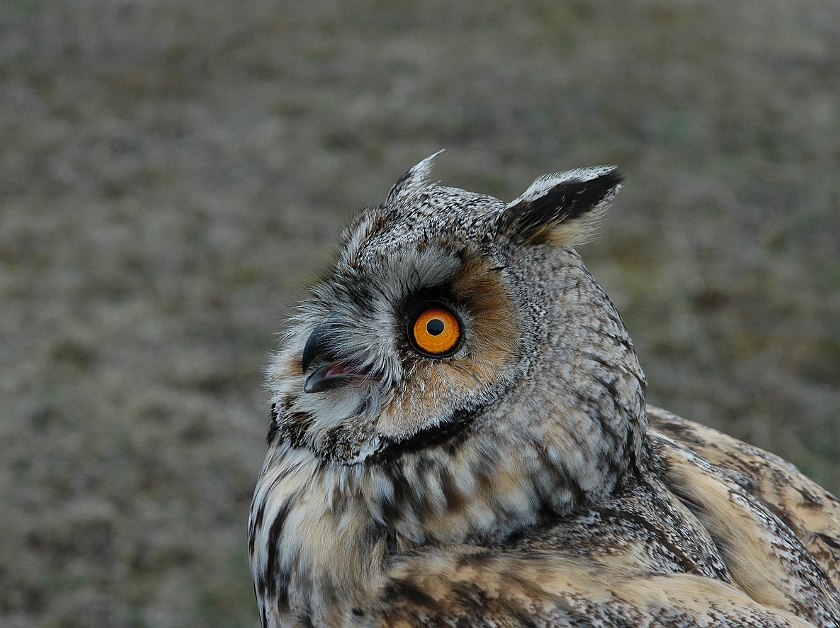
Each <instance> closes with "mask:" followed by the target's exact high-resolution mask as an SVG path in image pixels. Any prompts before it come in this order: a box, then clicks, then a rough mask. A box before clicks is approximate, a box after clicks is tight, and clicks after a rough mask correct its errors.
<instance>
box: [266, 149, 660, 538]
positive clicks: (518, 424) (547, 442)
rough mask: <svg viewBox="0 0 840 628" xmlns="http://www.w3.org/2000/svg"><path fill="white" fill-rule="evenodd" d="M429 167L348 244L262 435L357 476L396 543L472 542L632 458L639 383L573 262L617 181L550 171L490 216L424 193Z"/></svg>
mask: <svg viewBox="0 0 840 628" xmlns="http://www.w3.org/2000/svg"><path fill="white" fill-rule="evenodd" d="M434 158H435V155H433V156H432V157H429V158H427V159H425V160H423V161H422V162H420V163H419V164H417V165H416V166H414V167H413V168H412V169H411V170H409V171H408V172H407V173H406V174H405V175H404V176H403V177H402V178H400V179H399V181H398V182H397V183H396V185H395V186H394V187H393V189H392V190H391V192H390V194H389V195H388V197H387V200H386V202H385V203H384V204H383V205H381V206H379V207H373V208H368V209H365V210H364V211H362V212H361V213H360V214H358V215H357V216H356V218H355V219H354V220H353V221H352V223H351V224H350V225H349V227H348V228H347V229H346V230H345V231H344V233H343V235H342V240H341V245H340V250H339V253H338V256H337V260H336V262H335V265H334V266H333V267H332V268H331V269H330V270H329V272H328V273H327V274H326V275H325V276H324V277H323V280H322V281H320V282H319V283H318V284H317V285H315V286H314V287H313V288H312V294H311V296H310V298H308V299H307V300H306V301H305V302H304V303H303V304H302V306H301V308H300V310H299V313H298V314H297V315H296V316H295V317H294V320H293V324H292V326H291V329H290V330H289V332H288V333H287V334H286V336H285V338H284V341H283V348H282V349H281V350H280V352H279V353H278V354H277V355H276V356H275V360H274V363H273V365H272V367H271V368H270V371H269V383H270V386H271V388H272V392H273V398H272V401H273V405H272V416H271V421H270V426H269V436H268V440H269V447H270V448H274V450H275V451H276V452H277V453H276V457H275V459H278V457H283V456H285V457H287V458H288V459H294V460H299V461H303V460H306V461H308V464H310V463H311V464H314V465H315V466H316V467H317V468H319V469H330V470H332V471H331V472H332V473H335V474H338V475H341V477H346V478H355V479H354V480H353V481H352V482H351V481H349V480H348V481H347V482H346V486H348V487H350V486H352V487H354V488H352V489H350V488H348V489H347V490H354V491H357V492H359V494H360V497H361V499H363V500H364V502H365V503H366V505H367V508H368V510H369V511H370V513H371V515H372V516H373V518H374V519H375V520H376V521H377V522H378V523H379V524H381V525H385V526H390V527H392V528H393V529H395V530H397V533H398V534H399V535H401V536H402V537H404V538H407V539H410V540H412V541H414V542H424V541H428V540H430V539H437V540H441V541H452V540H460V541H464V540H469V539H474V538H479V537H480V538H484V539H486V538H490V537H494V536H498V535H504V534H507V533H509V532H510V531H512V530H515V529H516V528H517V527H518V526H521V525H525V524H533V523H534V522H537V521H538V520H539V518H540V517H541V516H544V515H546V514H550V515H551V516H556V515H557V514H562V513H564V512H568V511H570V510H571V509H573V508H575V507H577V506H579V505H580V504H582V503H586V502H589V501H592V500H595V499H598V498H600V497H602V496H603V495H604V494H605V493H608V492H610V491H611V490H613V489H614V488H615V486H616V485H617V484H619V483H620V482H621V481H622V478H623V477H625V476H627V475H628V474H632V472H633V470H634V468H635V466H636V465H637V464H638V460H639V456H640V454H641V448H642V446H643V445H642V443H643V438H642V436H643V433H644V429H645V413H644V386H645V384H644V376H643V374H642V371H641V369H640V368H639V365H638V362H637V359H636V355H635V352H634V350H633V346H632V344H631V341H630V339H629V337H628V335H627V333H626V331H625V329H624V326H623V324H622V321H621V318H620V317H619V315H618V313H617V312H616V310H615V308H614V307H613V305H612V303H611V302H610V301H609V299H608V298H607V296H606V295H605V294H604V292H603V291H602V290H601V289H600V288H599V287H598V286H597V284H596V283H595V282H594V280H593V279H592V277H591V275H590V274H589V273H588V271H587V270H586V269H585V267H584V266H583V263H582V261H581V259H580V257H579V256H578V255H577V253H576V252H575V250H574V249H573V246H575V245H577V244H580V243H582V242H584V241H586V240H587V239H588V238H590V237H591V236H592V234H593V232H594V230H595V228H596V226H597V225H598V222H599V220H600V219H601V217H602V216H603V214H604V212H605V210H606V209H607V206H608V204H609V203H610V201H611V200H612V199H613V197H614V195H615V194H616V192H617V191H618V190H619V188H620V187H621V182H622V176H621V175H620V174H619V173H618V172H617V171H616V169H615V168H614V167H595V168H583V169H577V170H572V171H569V172H564V173H560V174H551V175H546V176H543V177H540V178H539V179H537V180H536V181H535V182H534V183H533V184H532V185H531V186H530V187H529V188H528V189H527V190H526V191H525V192H524V193H523V194H522V195H521V196H519V197H518V198H517V199H515V200H513V201H511V202H510V203H505V202H503V201H501V200H498V199H496V198H493V197H490V196H486V195H483V194H476V193H472V192H467V191H464V190H461V189H455V188H450V187H444V186H441V185H438V184H436V183H432V182H430V180H429V172H430V170H431V167H432V163H433V160H434ZM301 464H303V463H301ZM313 468H314V467H313ZM336 477H338V476H336ZM339 484H342V483H339ZM340 490H343V489H340Z"/></svg>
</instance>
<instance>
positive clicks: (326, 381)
mask: <svg viewBox="0 0 840 628" xmlns="http://www.w3.org/2000/svg"><path fill="white" fill-rule="evenodd" d="M356 375H357V373H356V372H354V371H352V370H350V369H347V368H346V365H345V364H344V363H343V362H340V361H339V362H333V363H331V364H325V365H324V366H322V367H321V368H319V369H318V370H317V371H315V372H314V373H312V374H311V375H310V376H309V377H307V378H306V383H305V384H304V385H303V392H308V393H311V392H323V391H325V390H330V389H332V388H338V387H339V386H343V385H344V384H346V383H347V382H349V381H350V380H351V379H353V378H354V377H355V376H356Z"/></svg>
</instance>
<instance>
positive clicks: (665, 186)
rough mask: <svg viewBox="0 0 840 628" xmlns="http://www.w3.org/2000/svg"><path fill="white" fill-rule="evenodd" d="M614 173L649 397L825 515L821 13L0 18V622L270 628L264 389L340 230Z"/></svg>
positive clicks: (783, 5) (602, 10)
mask: <svg viewBox="0 0 840 628" xmlns="http://www.w3.org/2000/svg"><path fill="white" fill-rule="evenodd" d="M441 148H445V149H446V152H445V153H444V154H443V155H442V156H441V157H440V158H439V160H438V166H437V170H436V175H437V178H439V179H441V180H442V181H444V182H445V183H446V184H449V185H454V186H457V187H464V188H466V189H470V190H474V191H480V192H485V193H489V194H493V195H495V196H498V197H500V198H502V199H504V200H511V199H513V198H514V197H516V196H518V195H519V194H520V193H521V192H522V191H523V190H524V189H525V188H526V187H527V186H528V185H529V184H530V183H531V181H533V179H534V178H536V177H537V176H539V175H541V174H543V173H546V172H554V171H559V170H565V169H569V168H573V167H577V166H584V165H596V164H604V163H607V164H618V165H619V166H620V167H621V169H622V170H623V171H624V172H625V173H626V175H627V184H626V186H625V187H624V189H623V190H622V192H621V194H620V195H619V196H618V198H617V200H616V203H615V205H614V208H613V210H612V212H611V214H610V216H609V219H608V220H607V222H606V223H605V225H604V227H603V228H602V230H601V235H600V237H599V239H598V240H596V241H595V242H593V243H592V244H590V245H587V246H586V247H584V248H583V249H582V250H581V253H582V255H583V257H584V259H585V260H586V262H587V264H588V265H589V267H590V269H591V270H592V272H593V274H594V275H595V277H596V279H598V280H599V282H600V283H601V284H602V285H603V287H604V288H605V289H606V291H607V293H608V294H609V295H610V296H611V297H612V299H613V300H614V301H615V303H616V304H617V306H618V308H619V310H620V311H621V312H622V314H623V316H624V320H625V322H626V324H627V327H628V328H629V330H630V334H631V336H632V337H633V338H634V340H635V343H636V347H637V349H638V352H639V355H640V360H641V363H642V366H643V367H644V369H645V371H646V372H647V375H648V379H649V383H650V388H649V400H650V401H651V402H652V403H655V404H658V405H662V406H665V407H666V408H669V409H671V410H673V411H675V412H678V413H679V414H682V415H683V416H686V417H688V418H692V419H695V420H698V421H702V422H704V423H707V424H709V425H712V426H714V427H717V428H721V429H724V430H726V431H727V432H729V433H731V434H733V435H734V436H737V437H738V438H742V439H745V440H747V441H749V442H752V443H754V444H757V445H759V446H761V447H765V448H768V449H770V450H772V451H774V452H777V453H778V454H780V455H782V456H784V457H786V458H788V459H790V460H792V461H793V462H794V463H796V464H797V465H799V467H800V468H801V469H803V470H804V471H805V472H806V473H807V474H808V475H810V476H811V477H813V478H814V479H816V480H817V481H819V482H821V483H823V484H824V485H825V486H826V487H828V488H829V489H830V490H832V491H834V492H835V493H837V492H840V464H838V460H840V3H838V2H836V0H798V1H797V2H782V1H778V0H742V1H739V2H732V3H726V2H708V1H701V0H612V1H609V2H607V1H606V0H603V1H596V0H564V1H562V2H561V1H559V0H526V1H517V2H514V1H513V0H483V1H481V2H477V1H476V2H461V3H452V2H443V1H438V0H428V1H426V2H409V1H402V0H396V1H391V2H385V1H383V0H356V1H353V2H338V1H335V0H332V1H331V0H308V1H307V2H294V1H292V0H287V1H285V2H277V1H268V0H240V1H234V0H230V1H228V2H220V1H214V0H209V1H208V0H2V2H0V396H1V399H0V504H2V506H0V624H1V625H2V626H4V627H5V626H8V627H18V626H20V627H23V626H45V627H55V628H59V627H60V628H70V627H81V626H120V627H123V626H124V627H150V628H151V627H158V626H160V627H182V626H183V627H186V626H202V627H207V626H225V627H238V626H250V627H254V626H256V625H257V615H256V605H255V602H254V597H253V590H252V586H251V582H250V576H249V574H248V569H247V561H246V547H245V534H246V531H245V526H246V520H247V514H248V505H249V501H250V497H251V491H252V489H253V485H254V482H255V479H256V475H257V473H258V470H259V467H260V464H261V462H262V457H263V451H264V433H265V426H266V421H267V418H268V406H267V404H266V393H265V391H264V389H263V384H262V369H263V368H264V367H265V366H266V362H267V359H268V354H269V352H270V351H271V350H272V349H273V348H274V347H275V343H276V339H277V336H276V332H278V331H280V330H282V329H283V326H284V319H285V317H286V316H287V315H288V314H289V313H290V311H291V307H292V305H293V304H294V303H295V301H296V300H297V299H299V298H300V297H301V296H302V295H303V294H305V285H306V284H307V282H311V281H312V280H313V279H314V278H315V276H316V272H317V270H319V269H321V268H323V267H324V266H325V265H326V264H328V263H329V261H330V260H331V258H332V255H333V246H334V241H335V237H336V235H337V234H338V232H339V231H340V229H341V227H342V225H343V224H344V223H345V222H346V221H347V219H348V218H349V217H350V216H351V215H352V214H353V213H354V212H355V211H357V210H358V209H359V208H361V207H363V206H365V205H373V204H378V203H380V202H382V201H383V200H384V198H385V196H386V194H387V192H388V190H389V188H390V186H391V185H392V184H393V182H394V181H396V179H397V178H398V177H399V176H400V175H401V174H402V173H403V172H404V171H405V170H407V169H408V168H409V167H410V166H412V165H413V164H414V163H416V162H417V161H419V160H420V159H422V158H424V157H426V156H427V155H429V154H431V153H433V152H435V151H437V150H439V149H441Z"/></svg>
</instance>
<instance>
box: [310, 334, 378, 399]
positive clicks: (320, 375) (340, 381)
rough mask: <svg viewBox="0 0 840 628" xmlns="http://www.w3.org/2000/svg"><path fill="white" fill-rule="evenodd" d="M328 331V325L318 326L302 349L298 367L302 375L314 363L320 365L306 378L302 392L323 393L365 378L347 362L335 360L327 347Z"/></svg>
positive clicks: (364, 372)
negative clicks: (299, 366)
mask: <svg viewBox="0 0 840 628" xmlns="http://www.w3.org/2000/svg"><path fill="white" fill-rule="evenodd" d="M329 329H330V325H329V323H321V324H320V325H318V326H317V327H316V328H315V329H314V331H313V332H312V333H311V334H310V336H309V338H308V339H307V341H306V345H305V346H304V347H303V355H302V357H301V361H300V365H301V368H302V370H303V372H304V373H306V372H308V371H309V367H310V366H312V364H313V363H315V362H316V361H317V362H318V363H321V364H322V365H321V366H319V367H318V368H316V369H315V370H314V371H313V372H312V373H310V374H309V376H308V377H307V378H306V382H305V383H304V385H303V392H307V393H312V392H323V391H325V390H331V389H332V388H338V387H339V386H343V385H344V384H347V383H348V382H350V381H351V380H354V379H362V378H364V377H366V376H367V372H366V371H363V370H359V369H356V368H353V366H352V365H351V364H350V363H349V362H348V361H346V360H342V359H335V353H334V351H332V350H331V348H330V346H329ZM325 362H326V363H325Z"/></svg>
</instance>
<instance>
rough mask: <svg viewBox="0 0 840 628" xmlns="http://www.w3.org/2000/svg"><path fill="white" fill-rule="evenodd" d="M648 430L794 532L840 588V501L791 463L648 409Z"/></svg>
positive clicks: (707, 429)
mask: <svg viewBox="0 0 840 628" xmlns="http://www.w3.org/2000/svg"><path fill="white" fill-rule="evenodd" d="M647 414H648V420H649V422H650V428H649V429H650V432H652V433H658V434H661V435H664V436H667V437H669V438H671V439H673V440H674V441H676V442H678V443H680V444H682V445H684V446H685V447H687V448H688V449H690V450H691V451H692V452H694V453H696V454H699V455H700V456H702V457H703V458H705V459H706V460H708V461H709V462H710V463H712V464H713V465H714V466H715V467H717V469H718V470H720V472H722V473H723V474H724V475H725V476H726V477H727V478H728V479H729V480H731V481H732V482H734V483H736V484H737V485H738V486H739V487H740V488H741V489H743V490H744V491H746V492H747V493H748V494H749V495H751V496H752V497H754V498H755V499H757V500H758V501H759V502H760V503H761V504H762V505H763V506H764V507H765V508H767V509H768V510H769V511H770V512H772V513H773V514H774V515H776V517H778V518H779V519H780V520H781V521H782V522H784V524H785V525H786V526H787V527H788V528H790V530H792V531H793V533H794V534H795V535H796V536H797V538H798V539H799V540H800V541H801V542H802V544H803V545H804V546H805V548H806V549H807V550H808V552H809V553H810V554H811V556H813V557H814V560H816V562H817V563H818V564H819V565H820V567H822V569H823V570H825V573H826V575H827V576H828V578H829V579H830V580H831V582H832V584H833V585H834V587H835V588H836V589H840V502H838V501H837V499H836V498H835V497H834V496H833V495H831V494H830V493H829V492H827V491H826V490H825V489H823V488H822V487H821V486H819V485H818V484H816V483H815V482H813V481H811V480H810V479H808V478H807V477H805V476H804V475H802V473H800V472H799V470H798V469H797V468H796V467H794V466H793V465H792V464H790V463H788V462H786V461H785V460H783V459H781V458H779V457H778V456H774V455H773V454H771V453H768V452H766V451H764V450H762V449H758V448H757V447H753V446H751V445H748V444H746V443H744V442H741V441H739V440H736V439H734V438H732V437H731V436H727V435H726V434H723V433H721V432H718V431H717V430H713V429H711V428H709V427H705V426H703V425H699V424H698V423H694V422H692V421H687V420H685V419H682V418H680V417H678V416H676V415H674V414H671V413H670V412H666V411H665V410H661V409H659V408H654V407H652V406H648V408H647Z"/></svg>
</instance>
